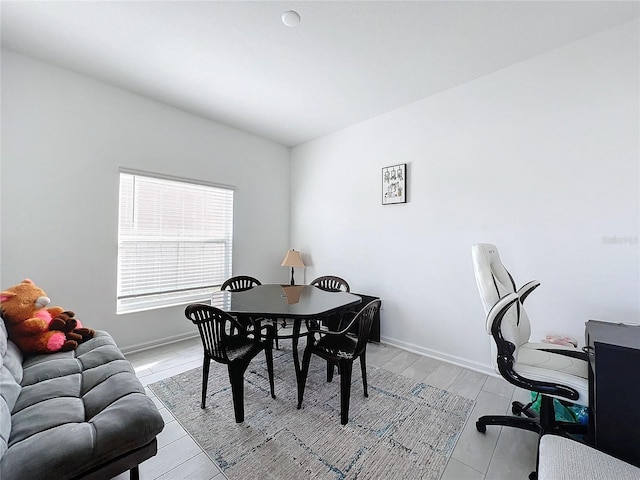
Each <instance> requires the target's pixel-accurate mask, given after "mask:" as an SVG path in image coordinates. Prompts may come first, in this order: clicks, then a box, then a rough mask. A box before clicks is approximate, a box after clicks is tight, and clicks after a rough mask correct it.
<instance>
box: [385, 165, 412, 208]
mask: <svg viewBox="0 0 640 480" xmlns="http://www.w3.org/2000/svg"><path fill="white" fill-rule="evenodd" d="M406 202H407V164H406V163H401V164H400V165H392V166H390V167H384V168H383V169H382V204H383V205H389V204H391V203H406Z"/></svg>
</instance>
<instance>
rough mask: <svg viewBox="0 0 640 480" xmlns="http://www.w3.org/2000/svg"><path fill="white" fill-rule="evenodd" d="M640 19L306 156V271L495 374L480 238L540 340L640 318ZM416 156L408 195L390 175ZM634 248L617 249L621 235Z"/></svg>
mask: <svg viewBox="0 0 640 480" xmlns="http://www.w3.org/2000/svg"><path fill="white" fill-rule="evenodd" d="M638 30H639V24H638V22H637V21H635V22H633V23H629V24H625V25H622V26H619V27H616V28H613V29H610V30H607V31H605V32H602V33H600V34H598V35H594V36H591V37H588V38H585V39H583V40H581V41H578V42H576V43H573V44H570V45H568V46H565V47H563V48H560V49H558V50H555V51H552V52H549V53H547V54H544V55H540V56H538V57H535V58H533V59H531V60H529V61H526V62H523V63H520V64H517V65H515V66H512V67H510V68H506V69H504V70H501V71H498V72H496V73H494V74H491V75H488V76H485V77H482V78H479V79H477V80H475V81H473V82H470V83H467V84H464V85H461V86H459V87H457V88H453V89H451V90H448V91H446V92H443V93H441V94H439V95H437V96H434V97H430V98H426V99H423V100H421V101H418V102H416V103H414V104H411V105H408V106H406V107H403V108H400V109H397V110H395V111H392V112H390V113H387V114H385V115H381V116H379V117H377V118H374V119H372V120H369V121H367V122H364V123H361V124H358V125H355V126H353V127H350V128H347V129H345V130H342V131H339V132H336V133H334V134H331V135H328V136H326V137H323V138H320V139H317V140H315V141H312V142H309V143H307V144H304V145H301V146H299V147H296V148H294V149H293V152H292V174H291V175H292V176H291V181H292V201H291V209H292V220H291V225H292V244H294V245H297V246H299V248H300V249H301V250H302V251H303V252H304V253H305V254H306V256H304V258H305V260H306V261H307V262H309V263H310V264H311V266H310V268H307V269H306V272H305V275H306V278H307V280H310V279H312V278H313V277H315V276H317V275H324V274H336V275H340V276H343V277H344V278H346V279H347V280H348V281H349V283H350V284H351V286H352V291H356V292H366V293H369V294H374V295H379V296H381V297H382V298H383V300H384V310H383V312H382V316H383V318H382V327H381V328H382V336H383V339H385V340H387V341H389V342H391V343H394V344H397V345H400V346H403V347H405V348H409V349H412V350H415V351H418V352H422V353H427V354H431V355H435V356H438V357H440V358H445V359H449V360H452V361H456V362H459V363H461V364H464V365H467V366H471V367H474V368H477V369H480V370H487V371H488V370H489V369H490V367H489V365H490V359H489V342H490V339H489V337H488V336H487V335H486V333H485V331H484V314H483V310H482V306H481V303H480V300H479V297H478V293H477V290H476V286H475V280H474V277H473V270H472V266H471V255H470V248H471V245H472V244H474V243H478V242H493V243H496V244H497V245H498V247H499V249H500V252H501V256H502V259H503V261H504V262H505V263H506V265H507V266H508V268H510V270H511V272H512V274H513V275H514V278H515V279H516V282H517V283H518V285H519V286H520V285H522V284H524V283H525V282H527V281H529V280H532V279H534V278H535V279H538V280H540V281H541V282H542V286H541V287H540V288H538V290H537V291H536V292H535V294H534V295H532V296H531V297H529V299H528V300H527V307H528V308H527V310H528V313H529V314H530V317H531V319H532V322H533V323H534V325H533V338H534V339H535V340H538V339H540V338H541V337H542V336H543V335H544V334H545V333H547V332H549V333H562V334H568V335H572V336H574V337H576V338H578V339H579V340H580V341H581V342H583V341H584V338H583V335H584V333H583V332H584V322H585V321H586V320H588V319H590V318H597V319H603V320H611V321H624V322H638V321H639V320H640V305H639V301H640V300H639V298H640V278H639V266H640V256H639V244H638V236H639V234H640V232H639V210H640V209H639V192H640V188H639V165H640V162H639V153H640V152H639V126H640V125H639V120H638V113H639V97H638V88H639V85H640V81H639V76H638V71H639V60H638V59H639V49H638V45H639V35H638ZM397 163H407V164H408V170H409V185H408V196H409V201H408V203H407V204H402V205H389V206H382V205H381V200H380V197H381V186H380V183H381V179H380V177H381V168H382V167H384V166H388V165H393V164H397ZM611 237H618V238H622V239H624V238H626V237H630V238H629V239H627V240H624V241H630V242H631V243H623V244H620V243H614V244H612V243H608V242H609V240H608V239H609V238H611Z"/></svg>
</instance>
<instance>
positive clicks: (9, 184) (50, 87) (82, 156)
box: [0, 49, 289, 349]
mask: <svg viewBox="0 0 640 480" xmlns="http://www.w3.org/2000/svg"><path fill="white" fill-rule="evenodd" d="M119 167H127V168H133V169H138V170H143V171H148V172H157V173H162V174H166V175H174V176H179V177H184V178H193V179H202V180H206V181H210V182H215V183H221V184H226V185H232V186H235V187H236V191H235V192H236V193H235V225H234V228H235V232H234V233H235V235H234V239H235V243H234V257H233V263H234V265H233V269H234V274H251V275H254V276H256V277H258V278H260V279H262V280H263V281H272V282H286V281H287V278H288V272H287V269H285V268H283V267H281V266H280V262H281V261H282V257H283V255H284V252H285V251H286V250H287V248H289V149H288V148H286V147H283V146H281V145H279V144H276V143H274V142H271V141H268V140H265V139H262V138H258V137H255V136H252V135H249V134H247V133H244V132H241V131H238V130H234V129H232V128H229V127H226V126H223V125H220V124H217V123H214V122H210V121H207V120H204V119H202V118H199V117H196V116H193V115H190V114H187V113H184V112H181V111H179V110H176V109H173V108H170V107H168V106H165V105H162V104H159V103H156V102H153V101H150V100H147V99H145V98H143V97H140V96H137V95H134V94H131V93H128V92H125V91H123V90H119V89H117V88H113V87H110V86H107V85H105V84H103V83H100V82H97V81H94V80H92V79H89V78H87V77H83V76H80V75H76V74H74V73H72V72H70V71H67V70H63V69H60V68H57V67H54V66H52V65H50V64H47V63H43V62H40V61H37V60H35V59H32V58H30V57H26V56H23V55H19V54H16V53H14V52H11V51H7V50H5V49H3V50H2V170H1V173H2V179H1V187H2V190H1V200H2V210H1V213H2V218H1V226H2V229H1V230H2V233H1V237H0V238H1V241H2V248H1V255H2V262H1V267H2V269H1V277H0V278H1V285H2V286H3V287H5V288H6V287H9V286H11V285H13V284H15V283H17V282H19V281H21V280H22V279H23V278H25V277H29V278H32V279H33V280H34V281H35V282H36V283H38V284H39V285H40V286H41V287H42V288H43V289H44V290H46V292H47V293H48V295H49V297H51V299H52V303H54V304H56V305H62V306H64V307H65V308H69V309H72V310H75V312H76V314H77V316H78V318H80V319H81V320H82V321H83V322H84V324H85V325H87V326H90V327H93V328H99V329H105V330H108V331H109V332H110V333H111V334H112V335H113V336H114V338H115V339H116V341H117V342H118V344H119V345H120V346H121V347H123V348H125V349H128V348H132V347H135V346H140V345H142V344H147V343H152V342H154V341H158V340H162V339H169V338H176V337H180V336H181V335H185V334H191V333H194V330H193V325H191V324H190V323H189V322H188V321H187V319H186V318H185V317H184V314H183V313H182V312H183V307H174V308H167V309H161V310H154V311H150V312H142V313H135V314H127V315H119V316H118V315H116V314H115V303H116V300H115V299H116V256H117V222H118V217H117V211H118V210H117V209H118V168H119Z"/></svg>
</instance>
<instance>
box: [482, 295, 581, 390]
mask: <svg viewBox="0 0 640 480" xmlns="http://www.w3.org/2000/svg"><path fill="white" fill-rule="evenodd" d="M518 298H519V297H518V295H517V294H515V293H509V294H508V295H505V296H504V297H502V298H501V299H500V300H498V301H497V302H496V304H495V305H494V306H493V307H492V308H491V310H490V311H489V317H493V323H492V324H491V335H492V336H493V338H494V340H495V342H496V346H497V347H498V358H497V364H498V370H499V371H500V374H501V375H502V376H503V377H504V378H505V379H506V380H507V381H508V382H509V383H511V384H513V385H515V386H517V387H520V388H524V389H525V390H533V391H534V392H540V393H542V394H543V395H557V396H560V397H565V398H568V399H569V400H577V399H578V398H579V396H580V395H579V394H578V391H577V390H575V389H574V388H571V387H568V386H566V385H560V384H557V383H551V382H541V381H537V380H531V379H529V378H526V377H523V376H521V375H520V374H519V373H518V372H516V371H515V370H514V369H513V363H514V358H513V352H514V351H515V350H516V347H515V345H514V344H513V343H511V342H509V341H508V340H506V339H505V338H504V337H503V336H502V331H501V324H502V319H503V318H504V316H505V315H506V313H507V312H508V311H509V309H510V308H511V307H512V306H513V304H514V303H516V302H517V301H518Z"/></svg>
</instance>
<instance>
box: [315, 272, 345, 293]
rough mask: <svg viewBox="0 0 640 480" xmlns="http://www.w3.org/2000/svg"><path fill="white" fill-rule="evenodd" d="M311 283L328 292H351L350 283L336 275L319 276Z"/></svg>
mask: <svg viewBox="0 0 640 480" xmlns="http://www.w3.org/2000/svg"><path fill="white" fill-rule="evenodd" d="M311 285H313V286H315V287H318V288H320V289H322V290H326V291H327V292H350V291H351V289H350V288H349V284H348V283H347V281H346V280H345V279H343V278H340V277H336V276H334V275H325V276H323V277H318V278H316V279H315V280H313V281H312V282H311Z"/></svg>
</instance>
